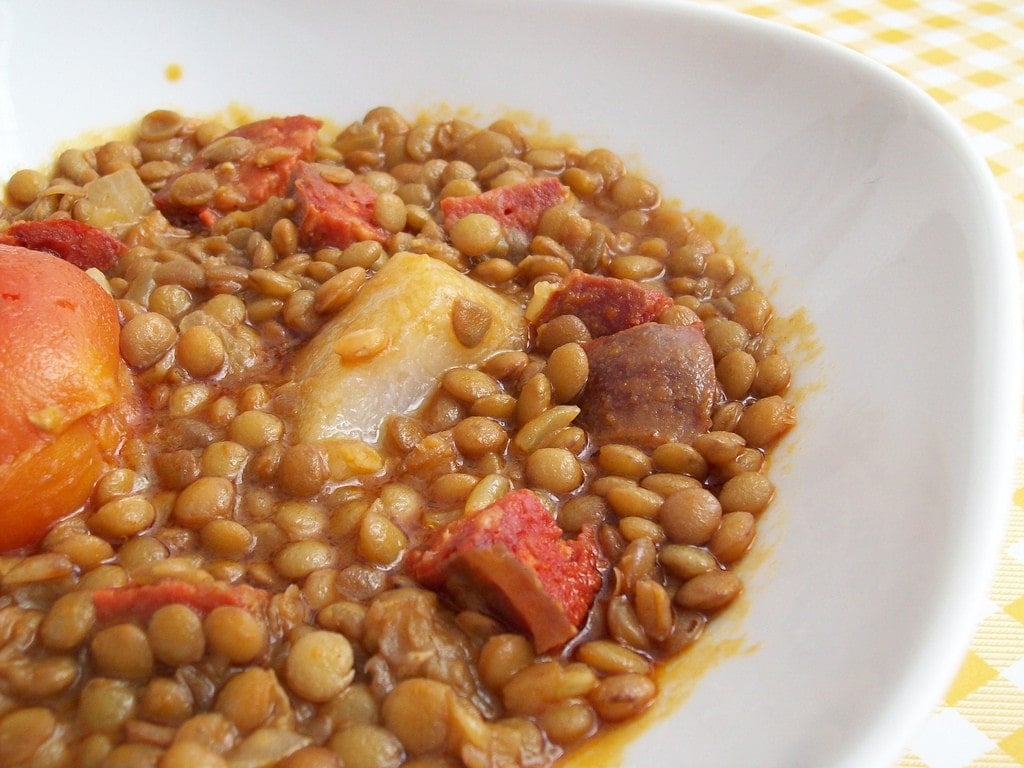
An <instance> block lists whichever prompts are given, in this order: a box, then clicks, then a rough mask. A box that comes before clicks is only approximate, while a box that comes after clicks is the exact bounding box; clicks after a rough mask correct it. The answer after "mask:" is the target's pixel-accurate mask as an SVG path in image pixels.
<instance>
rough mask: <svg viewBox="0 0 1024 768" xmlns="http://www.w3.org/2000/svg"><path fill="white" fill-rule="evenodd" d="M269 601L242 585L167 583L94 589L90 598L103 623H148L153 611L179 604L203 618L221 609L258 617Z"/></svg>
mask: <svg viewBox="0 0 1024 768" xmlns="http://www.w3.org/2000/svg"><path fill="white" fill-rule="evenodd" d="M269 597H270V596H269V593H267V592H265V591H264V590H262V589H256V588H255V587H250V586H246V585H244V584H226V583H223V582H200V583H193V582H190V581H174V580H170V581H161V582H157V583H156V584H131V585H128V586H124V587H105V588H103V589H97V590H96V591H95V592H93V594H92V604H93V606H94V607H95V608H96V617H97V619H99V620H100V621H101V622H107V621H115V620H121V619H126V618H137V619H148V618H149V617H150V616H152V615H153V613H154V611H156V609H157V608H160V607H162V606H165V605H170V604H172V603H183V604H184V605H187V606H189V607H190V608H192V609H193V610H195V611H196V612H197V613H200V614H203V615H205V614H207V613H209V612H210V611H212V610H213V609H214V608H218V607H220V606H222V605H230V606H236V607H239V608H245V609H246V610H248V611H250V612H251V613H262V612H263V611H264V610H266V607H267V603H268V601H269Z"/></svg>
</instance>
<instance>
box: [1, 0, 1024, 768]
mask: <svg viewBox="0 0 1024 768" xmlns="http://www.w3.org/2000/svg"><path fill="white" fill-rule="evenodd" d="M126 13H128V14H131V15H133V16H134V17H135V19H134V21H133V22H132V29H133V30H134V32H133V33H132V34H131V35H128V36H118V39H117V41H116V44H115V45H111V44H109V41H108V42H107V43H105V44H102V45H98V44H97V43H96V41H95V39H93V37H92V36H86V35H83V34H82V30H84V29H91V28H95V25H96V24H97V23H99V24H101V25H103V24H106V23H108V22H109V23H110V24H116V23H120V21H114V20H120V19H122V18H123V16H124V14H126ZM97 17H100V19H106V20H107V21H102V20H101V21H99V22H97V21H96V19H97ZM0 28H5V29H8V30H13V32H14V34H12V35H10V36H8V39H7V40H6V41H3V42H0V100H2V101H0V175H3V176H6V174H8V173H10V171H11V170H13V169H15V168H17V167H20V166H22V165H33V166H34V165H39V164H41V163H43V162H44V161H46V160H48V159H49V158H51V157H52V156H53V153H54V150H55V148H56V147H57V146H58V144H59V142H61V141H63V140H68V139H73V138H76V137H78V136H80V135H82V133H83V132H86V131H91V130H98V129H104V128H108V127H109V126H112V125H118V124H122V123H127V122H129V121H130V120H133V119H137V118H138V117H140V116H141V115H142V114H144V113H145V112H147V111H149V110H150V109H153V108H157V107H171V108H177V109H180V110H182V111H185V112H190V113H211V112H219V111H222V110H223V109H225V108H226V107H227V106H228V105H231V104H235V105H240V106H242V107H244V108H249V109H251V110H252V111H253V112H254V113H257V114H260V115H262V114H271V113H279V114H283V113H292V112H306V113H310V114H315V115H318V116H322V117H327V118H332V119H334V120H336V121H337V122H338V123H340V124H344V123H346V122H347V121H349V120H352V119H356V118H358V117H359V116H361V115H362V114H363V113H364V112H365V111H366V110H367V109H369V108H371V107H373V106H376V105H378V104H389V105H392V106H395V107H397V108H398V109H399V110H400V111H403V112H405V113H406V114H410V115H415V114H416V113H417V112H419V111H420V110H424V109H426V110H437V109H438V108H439V105H450V106H451V107H453V108H461V107H465V108H467V113H468V115H469V116H470V117H471V118H479V119H482V120H486V119H488V118H491V117H494V116H497V115H500V114H505V113H508V112H512V113H513V114H517V115H520V116H522V115H526V116H530V117H531V118H532V119H534V120H536V121H538V123H539V124H543V125H545V126H547V127H548V128H549V129H550V130H551V131H552V132H554V133H568V134H571V135H573V136H574V137H576V138H577V139H578V141H579V143H580V144H581V145H583V146H599V145H603V146H608V147H609V148H612V149H614V150H616V151H618V152H619V153H621V154H622V155H623V156H624V157H626V159H627V161H628V162H629V163H630V164H632V165H633V166H634V167H636V168H638V169H640V170H641V171H643V172H646V173H647V174H648V175H649V176H650V177H651V178H652V179H653V180H654V181H655V182H656V183H658V184H659V185H660V186H661V187H662V189H663V191H665V192H666V193H667V194H668V195H669V196H672V197H677V198H679V199H680V200H681V201H682V202H683V203H684V204H685V205H686V206H687V207H694V208H698V209H702V210H707V211H711V212H714V213H715V214H717V215H718V216H719V217H720V218H722V219H723V220H724V221H725V222H726V223H728V224H731V225H736V226H737V227H738V228H739V229H740V231H741V232H742V234H743V236H744V238H745V240H746V242H747V243H748V244H749V245H750V247H751V248H752V249H753V250H754V251H755V252H756V255H755V256H754V257H753V258H754V261H753V267H754V270H755V274H756V275H757V276H758V278H759V280H760V281H761V282H762V284H764V285H765V286H766V287H767V288H769V289H770V294H771V296H772V299H773V302H774V304H775V306H776V309H777V312H778V313H779V314H780V315H782V316H784V317H789V318H795V320H790V322H789V325H790V326H791V327H793V328H796V329H798V330H799V332H798V333H795V334H794V338H795V339H796V340H797V342H799V343H796V342H794V344H793V345H792V349H791V350H790V351H791V353H792V354H793V356H794V359H796V360H797V361H798V363H799V364H798V367H797V371H796V380H795V386H796V388H797V391H798V392H799V393H800V397H799V400H798V404H799V417H800V424H799V427H798V428H797V430H796V431H795V434H793V435H792V437H790V438H788V440H787V443H786V445H785V447H784V448H782V449H781V450H780V451H779V453H778V454H777V456H776V458H775V460H774V461H775V464H774V467H773V472H772V477H773V479H774V480H775V481H776V483H777V486H778V497H777V500H776V502H775V504H774V505H773V507H772V508H771V510H770V511H769V513H768V515H767V516H766V518H765V520H763V521H762V524H761V529H760V530H761V532H762V533H761V541H760V542H759V543H758V544H757V548H758V554H757V555H755V556H754V558H753V559H752V562H751V563H750V564H749V567H748V568H747V578H748V581H749V584H750V586H749V588H748V591H747V595H746V597H745V599H744V606H745V607H743V608H740V609H738V610H736V611H733V612H731V613H730V614H729V615H727V616H726V617H724V619H723V620H722V621H721V622H719V623H718V625H717V626H715V627H714V628H713V630H712V631H711V633H710V636H709V637H708V638H706V639H705V640H704V641H703V643H705V644H709V645H712V646H713V645H716V644H718V645H720V646H722V647H724V646H725V644H726V643H727V642H728V641H730V640H736V639H739V640H740V643H739V644H740V646H741V647H742V649H743V652H740V653H735V654H730V655H728V657H727V658H725V659H724V660H722V661H721V662H720V663H717V664H715V665H713V666H712V667H711V668H710V669H703V668H700V669H698V667H702V666H703V665H702V664H700V663H698V662H697V661H696V660H693V661H689V660H686V659H684V660H683V661H682V662H681V663H680V664H679V665H677V671H676V672H674V675H675V676H676V678H677V681H676V682H675V683H673V682H671V681H670V680H667V681H666V685H668V686H669V687H685V688H686V690H687V691H688V695H686V696H685V697H683V696H681V695H680V696H677V697H675V698H671V697H670V700H671V701H672V704H671V706H670V707H668V709H670V710H671V712H670V714H668V715H667V716H665V717H662V718H660V719H659V718H656V719H655V722H654V723H653V724H647V725H645V726H644V729H643V733H644V736H643V737H642V738H640V739H639V740H638V741H636V742H635V743H632V744H631V745H630V746H629V747H628V758H627V762H628V764H644V765H648V766H669V765H677V764H678V759H679V754H680V752H679V750H680V749H681V748H682V749H685V750H686V756H687V762H691V763H692V764H694V765H716V766H722V767H728V766H737V767H739V766H749V765H760V766H764V767H765V768H769V767H770V766H780V767H781V766H794V765H808V766H823V765H844V766H851V768H852V767H853V766H858V767H859V766H865V765H874V764H878V763H880V762H884V761H887V760H890V759H893V758H895V757H896V756H898V752H899V749H900V748H901V745H902V744H903V743H904V742H905V740H906V738H907V737H908V730H909V729H910V728H912V727H913V726H914V725H915V724H916V723H917V721H918V720H920V719H921V718H922V717H923V716H924V715H925V714H926V713H927V712H928V711H929V710H930V709H931V707H932V706H933V705H934V703H935V702H936V701H937V700H938V698H939V696H940V695H941V692H942V689H943V686H944V685H945V684H946V683H947V682H948V680H949V678H950V676H951V675H952V673H953V671H955V668H956V665H957V664H958V663H959V660H960V656H961V654H962V652H963V649H964V646H965V644H966V642H967V639H968V637H969V632H970V628H971V620H972V619H973V618H974V611H975V605H976V603H977V601H978V600H979V599H980V597H981V596H982V594H983V590H984V587H985V584H986V583H987V578H988V576H989V574H990V569H991V563H992V561H993V557H994V553H995V547H996V542H997V541H998V538H999V535H1000V531H1001V525H1002V512H1001V510H1002V509H1003V508H1004V507H1005V496H1004V494H1005V492H1006V489H1007V486H1008V479H1009V456H1010V455H1011V448H1010V446H1011V443H1012V440H1013V438H1014V428H1013V424H1012V418H1011V415H1012V414H1014V413H1015V412H1016V410H1017V407H1018V405H1019V403H1018V402H1017V401H1016V399H1015V398H1016V389H1015V375H1016V371H1017V360H1018V357H1019V347H1020V343H1019V336H1018V335H1017V333H1018V328H1017V319H1016V314H1015V308H1014V301H1015V298H1014V294H1013V292H1012V290H1011V289H1012V286H1013V285H1015V279H1016V278H1015V273H1014V272H1013V258H1012V247H1011V243H1010V238H1009V234H1008V228H1007V225H1006V223H1005V220H1004V218H1003V214H1002V212H1001V206H1000V204H999V201H998V199H997V197H996V195H995V193H994V189H993V186H992V183H991V180H990V179H989V177H988V175H987V172H986V170H985V168H984V166H983V164H982V163H981V162H980V161H979V160H978V159H977V158H976V157H975V156H974V155H973V154H972V153H971V151H970V149H969V146H968V144H967V142H966V140H965V139H964V137H963V135H962V134H961V133H960V132H959V130H958V129H956V128H955V127H954V126H953V125H952V124H951V122H950V121H949V120H948V119H947V118H946V117H945V115H944V114H943V113H942V112H941V111H940V110H939V108H938V107H937V106H936V105H934V104H933V103H931V102H930V101H929V100H927V99H926V98H925V97H924V96H922V95H921V94H919V93H918V92H917V91H916V90H914V89H913V88H911V87H910V86H909V85H908V84H907V83H905V82H903V81H901V80H899V79H897V78H896V77H895V76H894V75H892V74H891V73H889V72H888V71H887V70H884V69H882V68H881V67H880V66H876V65H873V64H870V63H869V62H867V61H865V60H862V59H860V58H858V57H856V56H854V55H853V54H850V53H849V52H846V51H843V50H841V49H839V48H837V47H834V46H832V45H829V44H826V43H824V42H821V41H819V40H816V39H813V38H811V37H810V36H807V35H803V34H801V33H796V32H793V31H790V30H786V29H783V28H781V27H777V26H772V25H769V24H766V23H762V22H757V21H755V20H753V19H749V18H746V17H741V16H738V15H735V14H732V13H728V12H721V11H719V10H716V9H709V8H706V7H698V6H688V5H675V4H671V3H667V2H665V3H655V2H649V3H625V2H621V3H617V2H597V3H587V4H584V3H582V2H543V1H542V0H530V1H529V2H523V3H520V4H517V5H516V6H515V7H514V10H512V9H506V8H505V7H504V6H499V5H498V4H491V3H474V2H440V1H436V0H427V1H425V2H420V1H416V2H414V1H413V0H408V1H406V2H389V3H370V2H349V3H338V4H321V3H318V2H314V1H313V0H297V1H296V2H292V3H287V4H285V3H264V4H256V5H252V4H249V3H241V2H235V1H234V0H232V1H231V2H222V3H216V4H210V3H200V2H191V1H189V0H182V1H181V2H177V3H173V4H166V3H165V4H147V5H145V6H131V8H130V10H129V9H128V8H127V7H126V6H124V5H123V4H120V3H117V2H114V1H113V0H110V1H108V2H97V3H91V4H88V5H86V4H65V3H57V2H51V3H37V4H32V5H31V7H30V6H29V5H28V4H14V3H10V4H3V5H0ZM42 41H45V42H42ZM170 66H176V67H179V68H180V72H181V76H180V78H176V79H175V78H172V77H169V76H168V67H170ZM694 658H695V659H696V656H695V657H694ZM684 679H685V680H687V681H689V680H691V679H694V680H695V681H694V682H692V685H690V684H686V685H683V683H682V682H680V681H681V680H684ZM691 688H692V691H691V690H690V689H691ZM739 724H742V725H739ZM737 727H739V729H740V732H741V733H742V738H737Z"/></svg>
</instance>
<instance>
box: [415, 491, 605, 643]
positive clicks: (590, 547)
mask: <svg viewBox="0 0 1024 768" xmlns="http://www.w3.org/2000/svg"><path fill="white" fill-rule="evenodd" d="M406 565H407V567H408V568H409V572H410V573H411V575H412V576H413V577H414V578H416V579H417V580H419V581H420V583H422V584H423V585H424V586H427V587H430V588H432V589H444V590H445V591H446V592H447V593H448V594H449V595H450V596H451V597H452V598H453V599H454V600H455V601H456V602H457V603H458V604H460V605H461V606H463V607H465V608H470V609H473V610H479V611H484V612H487V613H491V614H496V615H497V616H499V617H501V618H503V619H505V620H506V621H508V622H509V623H510V624H512V625H514V626H516V627H519V628H520V629H522V630H524V631H526V632H529V633H530V635H531V636H532V638H533V643H534V646H535V647H536V649H537V651H538V652H540V653H544V652H547V651H550V650H552V649H554V648H558V647H560V646H562V645H564V644H565V643H566V642H567V641H569V640H570V639H572V638H573V637H574V636H575V635H576V634H577V633H578V632H579V630H580V628H581V627H582V625H583V623H584V621H585V620H586V616H587V614H588V612H589V611H590V608H591V606H592V605H593V602H594V598H595V597H596V595H597V592H598V590H600V588H601V584H602V581H603V579H602V569H601V565H602V558H601V555H600V550H599V549H598V545H597V541H596V539H595V536H594V531H593V529H592V528H585V529H584V530H583V532H581V533H580V535H579V536H578V537H577V538H576V539H564V538H563V537H562V529H561V528H559V527H558V524H557V523H556V522H555V521H554V519H553V518H552V517H551V514H550V513H549V512H548V511H547V509H546V508H545V507H544V505H543V504H542V503H541V501H540V499H539V498H537V496H536V495H535V494H534V493H533V492H532V491H530V490H527V489H522V490H517V491H512V492H511V493H508V494H505V496H503V497H502V498H500V499H499V500H498V501H496V502H495V503H494V504H492V505H490V506H489V507H486V508H484V509H482V510H480V511H479V512H475V513H473V514H470V515H467V516H465V517H462V518H460V519H459V520H457V521H455V522H454V523H452V524H450V525H448V526H447V527H445V528H443V529H441V530H440V531H438V532H436V533H435V534H434V535H433V536H431V537H430V538H429V539H428V540H427V541H426V542H425V544H424V545H423V546H422V547H421V548H419V549H416V550H413V551H412V552H410V553H409V555H408V557H407V559H406Z"/></svg>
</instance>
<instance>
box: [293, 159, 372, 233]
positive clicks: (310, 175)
mask: <svg viewBox="0 0 1024 768" xmlns="http://www.w3.org/2000/svg"><path fill="white" fill-rule="evenodd" d="M292 185H293V191H292V197H293V199H294V200H295V211H294V214H293V219H294V221H295V224H296V226H297V227H298V229H299V241H300V242H301V243H302V244H303V245H304V246H305V247H308V248H324V247H328V246H334V247H335V248H345V247H347V246H349V245H351V244H352V243H355V242H358V241H360V240H376V241H377V242H379V243H383V242H385V241H387V239H388V234H389V233H388V231H387V230H386V229H384V228H383V227H382V226H380V225H379V224H377V222H376V219H375V218H374V207H375V206H376V204H377V193H376V192H375V191H374V190H373V187H371V186H370V185H369V184H367V183H366V182H364V181H360V180H358V179H356V180H354V181H351V182H349V183H348V184H332V183H331V182H329V181H327V180H326V179H324V177H323V176H321V175H320V173H319V171H317V169H316V166H315V165H313V164H311V163H300V164H299V165H298V166H297V167H296V168H295V173H294V174H293V176H292Z"/></svg>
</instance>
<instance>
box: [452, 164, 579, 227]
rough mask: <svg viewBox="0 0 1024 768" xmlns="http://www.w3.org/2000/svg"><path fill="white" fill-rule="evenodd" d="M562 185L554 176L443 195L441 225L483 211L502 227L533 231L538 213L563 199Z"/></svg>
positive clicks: (564, 190) (453, 222) (564, 189)
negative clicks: (442, 221) (459, 194)
mask: <svg viewBox="0 0 1024 768" xmlns="http://www.w3.org/2000/svg"><path fill="white" fill-rule="evenodd" d="M565 194H566V188H565V187H563V186H562V182H560V181H559V180H558V179H557V178H555V177H554V176H543V177H539V178H536V179H530V180H528V181H523V182H520V183H519V184H509V185H507V186H504V187H495V188H494V189H490V190H488V191H487V192H482V193H481V194H479V195H466V196H464V197H446V198H443V199H442V200H441V212H442V213H443V214H444V227H445V229H447V230H450V229H451V228H452V225H453V224H455V222H456V221H458V220H459V219H461V218H462V217H463V216H465V215H467V214H470V213H486V214H489V215H490V216H492V217H493V218H494V219H496V220H497V222H498V223H499V224H501V225H502V226H503V227H504V228H505V229H518V230H520V231H521V232H526V233H528V234H533V231H534V230H535V229H536V228H537V222H538V221H540V217H541V214H543V213H544V211H546V210H547V209H548V208H551V207H552V206H555V205H558V204H559V203H560V202H562V201H563V200H565Z"/></svg>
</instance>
